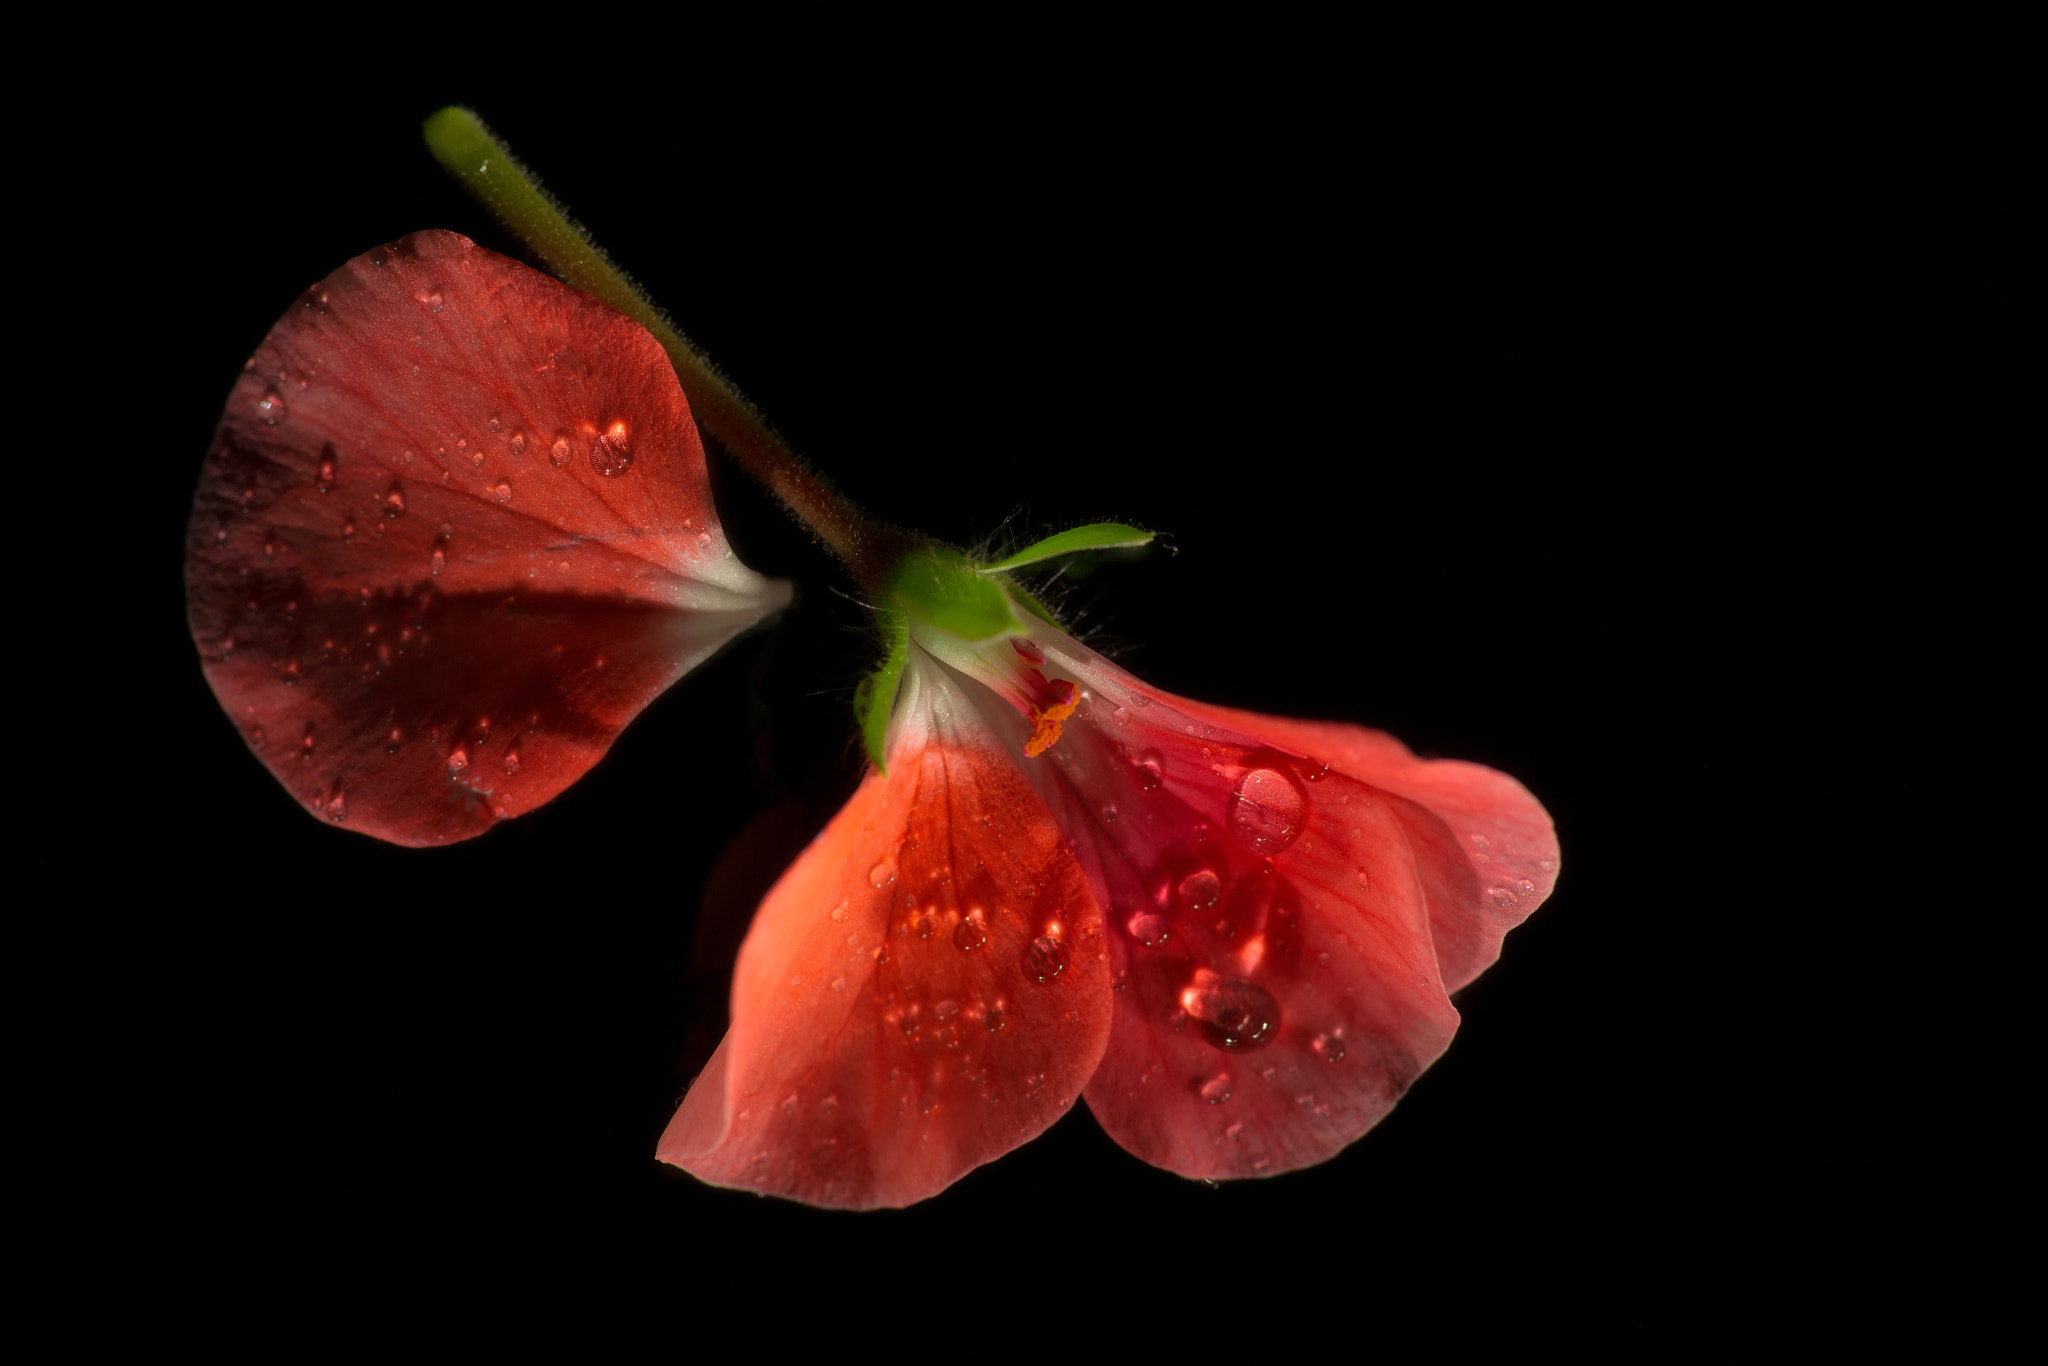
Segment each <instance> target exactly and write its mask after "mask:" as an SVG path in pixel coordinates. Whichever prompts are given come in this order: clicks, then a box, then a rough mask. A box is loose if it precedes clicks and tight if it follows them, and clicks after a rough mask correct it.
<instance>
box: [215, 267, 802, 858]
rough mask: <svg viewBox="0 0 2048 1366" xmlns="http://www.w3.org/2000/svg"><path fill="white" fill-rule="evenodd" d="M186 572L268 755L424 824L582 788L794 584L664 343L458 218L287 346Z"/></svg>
mask: <svg viewBox="0 0 2048 1366" xmlns="http://www.w3.org/2000/svg"><path fill="white" fill-rule="evenodd" d="M185 574H186V590H187V601H188V611H189V615H190V619H191V625H192V632H193V637H194V639H195V641H196V642H197V643H198V646H199V650H200V656H201V660H202V662H203V664H204V666H205V669H206V674H207V678H208V681H209V682H211V683H212V685H213V689H214V692H215V694H216V696H218V697H219V699H220V701H221V705H222V706H223V707H224V708H225V709H226V710H227V712H228V714H229V716H230V717H231V718H232V719H233V720H234V722H235V724H236V725H237V726H238V727H240V729H241V730H242V733H243V734H244V736H245V737H246V738H247V739H248V741H249V744H250V746H251V747H252V748H253V749H254V750H255V751H256V753H257V756H258V757H259V758H260V759H262V761H263V762H264V764H265V765H266V766H267V767H268V768H269V769H270V771H271V772H272V773H273V774H275V775H276V776H277V778H278V780H279V781H280V782H282V783H283V784H284V786H285V787H286V789H287V790H289V791H290V792H291V793H292V795H293V796H294V797H296V798H297V799H298V800H299V801H300V802H301V803H302V804H303V805H304V806H305V807H306V808H307V809H308V810H310V811H313V812H314V813H316V814H318V815H321V816H323V817H326V818H328V819H332V820H336V821H340V822H344V823H345V824H346V825H347V827H348V828H350V829H355V830H361V831H364V832H366V833H369V834H372V835H376V836H378V837H380V838H383V839H387V840H392V841H395V842H397V843H400V844H415V845H418V844H441V843H446V842H448V841H450V840H457V839H464V838H468V837H470V836H473V835H477V834H480V833H482V832H483V831H484V830H486V829H488V828H489V827H490V826H491V824H492V823H493V822H494V821H496V820H498V819H500V818H501V817H504V816H511V815H517V814H519V813H521V812H523V811H527V810H530V809H532V808H533V807H535V806H538V805H540V804H541V803H543V802H545V801H547V800H549V799H550V798H552V797H553V796H555V795H556V794H557V793H559V792H560V791H561V790H562V789H563V788H564V787H566V786H568V785H569V784H570V783H571V782H573V781H575V779H576V778H578V777H580V776H581V775H582V774H583V773H584V772H585V771H587V770H588V769H589V768H590V766H591V765H592V764H594V763H596V762H597V760H598V759H599V758H600V757H602V756H603V754H604V752H605V751H606V749H607V748H609V747H610V745H611V742H612V740H613V739H614V738H615V737H616V736H617V735H618V733H619V731H620V729H621V728H623V727H624V726H625V725H626V723H627V722H628V721H630V720H631V719H632V718H633V717H634V716H635V715H636V714H638V712H639V711H640V709H641V708H642V707H644V706H646V705H647V703H648V702H650V701H652V700H653V699H654V698H655V697H656V696H658V695H659V694H660V693H661V692H662V691H663V690H664V689H665V688H667V687H668V686H669V684H671V683H672V682H674V681H675V680H676V678H678V677H679V676H680V675H681V674H683V673H684V672H685V671H687V670H688V669H690V668H691V667H692V666H694V665H695V664H697V663H698V662H699V661H701V660H702V659H703V658H705V657H706V656H707V655H709V654H710V653H712V652H713V651H714V650H716V649H717V648H718V647H719V646H720V645H722V644H723V643H724V642H725V641H727V640H729V639H730V638H731V637H732V636H733V635H734V634H736V633H737V632H738V631H740V630H742V629H744V628H745V627H746V626H748V625H750V624H752V623H753V622H755V621H758V620H759V619H760V618H761V617H762V616H763V615H765V614H766V613H767V612H769V611H771V610H773V609H774V608H775V607H777V606H779V605H781V603H782V602H783V601H785V600H786V599H787V596H788V590H787V587H786V586H785V585H780V584H770V583H767V582H765V581H763V580H762V579H760V578H759V577H758V576H756V575H754V574H753V573H752V572H751V571H749V570H748V569H746V568H745V566H743V565H741V564H740V563H739V562H738V561H737V560H735V559H733V558H732V557H731V554H730V552H729V551H728V550H727V548H726V544H725V539H724V535H723V533H722V532H721V531H720V529H719V526H718V524H717V521H716V518H715V514H714V512H713V509H712V505H711V499H710V487H709V482H708V478H707V475H706V471H705V467H704V456H703V450H702V447H701V446H700V444H699V442H698V438H697V432H696V426H695V424H694V422H692V420H691V418H690V414H689V410H688V408H687V407H686V406H685V403H684V400H683V394H682V390H681V388H680V386H679V385H678V384H677V382H676V378H675V374H674V371H673V369H672V368H671V367H670V365H669V363H668V359H667V357H666V356H665V355H664V354H663V353H662V351H661V348H660V346H659V345H658V344H657V343H656V342H655V341H654V339H653V338H652V337H651V336H649V335H648V334H647V332H646V331H645V330H644V329H643V328H641V327H639V326H638V325H637V324H635V323H633V322H631V321H630V320H629V319H626V318H624V317H622V316H620V315H619V314H617V313H614V312H613V311H612V310H610V309H608V308H606V307H604V306H603V305H602V304H599V303H597V302H596V301H595V300H593V299H590V298H588V297H587V296H584V295H581V294H578V293H576V292H574V291H573V290H569V289H566V288H564V287H563V286H561V285H559V284H557V283H556V282H554V281H553V280H550V279H548V278H547V277H545V276H543V275H540V274H537V273H536V272H534V271H531V270H528V269H527V268H526V267H524V266H521V265H519V264H518V263H517V262H515V261H511V260H508V259H506V258H505V257H502V256H498V255H495V254H494V253H491V252H488V251H484V250H482V249H480V248H478V247H477V246H476V245H475V244H474V243H472V242H470V241H469V240H468V239H466V238H463V237H459V236H457V235H456V234H454V233H448V232H424V233H418V234H415V235H414V236H412V237H408V238H406V239H404V240H403V241H401V242H398V243H394V244H393V245H391V246H389V247H384V248H380V249H378V250H376V251H373V252H370V253H369V254H367V255H365V256H361V257H358V258H356V259H355V260H353V261H351V262H349V263H348V264H347V265H345V266H343V267H342V268H341V269H340V270H338V271H336V272H335V273H334V274H333V275H331V276H329V277H328V278H327V279H326V280H324V281H322V282H321V283H320V284H318V285H316V286H314V287H313V288H312V289H310V290H308V291H307V292H306V294H305V295H304V296H303V297H302V298H301V300H300V302H299V303H298V304H297V305H295V306H294V307H293V309H292V311H291V312H290V313H288V314H287V315H286V316H285V317H284V318H283V319H281V320H280V321H279V322H278V324H277V326H276V327H275V328H274V329H273V330H272V331H271V333H270V335H269V336H268V337H267V338H265V339H264V342H263V344H262V346H261V347H259V348H258V350H257V352H256V354H255V356H254V357H253V358H252V359H251V360H250V362H249V365H248V368H247V369H246V370H245V371H244V373H243V375H242V377H241V379H240V380H239V381H238V382H237V384H236V386H235V391H234V393H233V395H232V396H231V397H230V399H229V401H228V406H227V409H226V411H225V413H224V414H223V415H222V418H221V425H220V428H219V431H218V432H217V433H216V435H215V437H214V443H213V447H212V449H211V451H210V452H209V453H208V455H207V458H206V463H205V468H204V473H203V474H202V476H201V479H200V485H199V490H198V494H197V496H196V497H195V499H194V501H193V509H192V519H191V523H190V525H189V527H188V530H187V540H186V568H185Z"/></svg>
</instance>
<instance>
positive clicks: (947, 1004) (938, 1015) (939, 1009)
mask: <svg viewBox="0 0 2048 1366" xmlns="http://www.w3.org/2000/svg"><path fill="white" fill-rule="evenodd" d="M959 1013H960V1003H959V1002H958V1001H956V1000H954V999H952V998H951V997H950V996H949V997H947V998H946V999H945V1000H943V1001H941V1002H939V1003H938V1004H937V1005H935V1006H933V1007H932V1018H934V1019H938V1020H950V1019H952V1018H953V1017H954V1016H955V1015H958V1014H959Z"/></svg>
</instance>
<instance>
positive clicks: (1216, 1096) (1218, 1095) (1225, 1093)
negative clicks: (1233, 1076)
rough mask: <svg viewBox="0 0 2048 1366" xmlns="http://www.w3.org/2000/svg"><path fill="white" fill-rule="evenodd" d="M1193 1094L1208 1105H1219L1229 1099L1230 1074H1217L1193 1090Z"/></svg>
mask: <svg viewBox="0 0 2048 1366" xmlns="http://www.w3.org/2000/svg"><path fill="white" fill-rule="evenodd" d="M1195 1094H1196V1095H1198V1096H1200V1097H1201V1098H1202V1099H1203V1100H1204V1101H1206V1102H1207V1103H1209V1104H1210V1105H1221V1104H1222V1103H1223V1102H1224V1101H1226V1100H1229V1099H1230V1074H1229V1073H1228V1072H1218V1073H1217V1074H1216V1075H1215V1076H1213V1077H1211V1078H1209V1079H1208V1080H1207V1081H1205V1082H1203V1083H1202V1084H1201V1085H1200V1086H1197V1087H1196V1088H1195Z"/></svg>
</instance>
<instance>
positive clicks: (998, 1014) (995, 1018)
mask: <svg viewBox="0 0 2048 1366" xmlns="http://www.w3.org/2000/svg"><path fill="white" fill-rule="evenodd" d="M982 1023H983V1024H984V1025H986V1026H988V1032H989V1033H991V1034H1000V1033H1002V1032H1003V1026H1004V1025H1005V1024H1007V1023H1009V1021H1008V1020H1007V1019H1005V1018H1004V1016H1003V1012H1002V1011H1001V1010H1000V1009H999V1008H997V1007H995V1006H990V1007H989V1011H988V1014H987V1015H986V1016H985V1017H983V1019H982Z"/></svg>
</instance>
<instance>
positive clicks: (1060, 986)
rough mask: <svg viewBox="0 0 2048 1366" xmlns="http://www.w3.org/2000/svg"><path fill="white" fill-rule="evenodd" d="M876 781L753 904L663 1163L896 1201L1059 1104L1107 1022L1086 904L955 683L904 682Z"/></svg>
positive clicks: (1062, 847) (1026, 1130)
mask: <svg viewBox="0 0 2048 1366" xmlns="http://www.w3.org/2000/svg"><path fill="white" fill-rule="evenodd" d="M905 689H906V697H905V699H904V703H903V710H902V717H903V721H904V724H902V725H901V727H900V729H899V731H898V733H897V735H896V736H895V737H894V738H893V740H892V744H891V748H890V771H889V776H888V777H886V778H884V777H882V776H881V775H880V774H877V773H870V774H869V776H868V778H867V780H866V781H865V782H864V783H863V784H862V785H861V788H860V790H859V792H857V793H856V794H855V795H854V797H853V800H852V801H850V802H849V803H847V805H846V807H845V809H844V810H842V811H841V812H840V813H839V814H838V815H837V816H836V817H834V818H833V821H832V823H831V824H830V825H829V826H827V827H826V829H825V831H824V833H823V834H821V835H820V836H819V837H818V839H817V840H816V841H815V842H814V843H813V844H812V845H811V846H810V848H809V849H807V850H805V851H804V853H803V855H802V856H801V857H800V858H799V859H798V860H797V862H796V863H795V865H793V866H792V867H791V868H790V870H789V872H788V873H786V874H785V875H784V876H783V878H782V880H781V881H780V882H779V883H777V884H776V886H775V889H774V890H773V891H772V892H771V893H770V894H769V896H768V898H767V900H766V901H765V902H763V903H762V906H761V909H760V911H759V913H758V914H757V915H756V916H755V919H754V926H753V929H752V931H751V932H750V933H749V934H748V936H747V942H746V945H745V946H744V948H742V950H741V952H740V958H739V963H738V966H737V968H736V970H735V974H734V979H733V1023H732V1029H731V1031H730V1032H729V1033H728V1034H727V1036H726V1039H725V1042H724V1043H723V1044H721V1045H720V1048H719V1051H718V1054H717V1055H716V1056H715V1057H714V1058H713V1060H712V1063H711V1065H710V1066H709V1067H708V1068H707V1069H706V1070H705V1072H704V1074H703V1075H702V1076H700V1077H699V1078H698V1079H697V1082H696V1084H695V1085H694V1086H693V1087H692V1088H691V1090H690V1093H689V1095H688V1096H687V1097H686V1098H685V1099H684V1101H683V1105H682V1108H681V1109H680V1110H678V1111H677V1112H676V1116H675V1119H674V1120H673V1121H672V1122H671V1123H670V1125H669V1128H668V1131H667V1133H666V1134H664V1135H663V1137H662V1142H661V1147H660V1156H661V1158H662V1160H664V1161H667V1162H673V1163H675V1164H676V1165H678V1166H680V1167H683V1168H684V1169H686V1170H688V1171H690V1172H692V1173H693V1174H695V1175H696V1176H698V1177H699V1178H701V1179H703V1180H705V1181H708V1182H711V1183H712V1184H714V1185H720V1186H735V1187H740V1188H743V1189H747V1190H754V1191H761V1192H764V1193H767V1194H772V1195H781V1196H786V1197H788V1198H790V1199H794V1200H801V1201H804V1202H805V1203H808V1204H813V1205H825V1206H834V1207H845V1208H857V1209H869V1208H876V1207H885V1206H899V1205H907V1204H910V1203H912V1202H914V1201H917V1200H922V1199H924V1198H926V1197H928V1196H931V1195H934V1194H936V1193H938V1192H939V1191H941V1190H943V1189H944V1188H945V1187H946V1186H948V1185H950V1184H952V1183H953V1182H954V1181H956V1180H958V1179H959V1178H960V1177H961V1176H962V1175H964V1174H965V1173H967V1172H968V1171H970V1170H972V1169H973V1168H974V1167H977V1166H979V1165H980V1164H982V1163H984V1162H987V1161H989V1160H991V1159H993V1158H996V1157H999V1156H1001V1155H1002V1154H1003V1153H1005V1152H1008V1151H1009V1150H1010V1149H1011V1148H1014V1147H1016V1146H1017V1145H1018V1144H1020V1143H1023V1142H1025V1141H1026V1140H1028V1139H1030V1138H1032V1137H1034V1136H1035V1135H1037V1134H1038V1133H1040V1132H1041V1131H1043V1130H1044V1129H1045V1128H1046V1126H1048V1125H1049V1124H1051V1123H1052V1122H1053V1121H1054V1120H1055V1119H1057V1118H1059V1116H1060V1115H1062V1114H1064V1113H1065V1112H1066V1111H1067V1109H1068V1108H1070V1107H1071V1106H1072V1104H1073V1102H1074V1098H1075V1097H1076V1096H1077V1095H1078V1094H1079V1093H1080V1090H1081V1088H1082V1086H1083V1085H1084V1084H1086V1082H1087V1081H1088V1079H1089V1077H1090V1076H1091V1075H1093V1073H1094V1072H1095V1070H1096V1065H1097V1063H1098V1062H1099V1060H1100V1059H1101V1057H1102V1053H1103V1048H1104V1046H1105V1044H1106V1041H1107V1039H1108V1035H1109V1024H1110V1011H1111V1004H1110V998H1111V993H1110V985H1109V954H1108V952H1107V946H1106V943H1105V939H1104V935H1103V927H1102V924H1101V918H1100V915H1099V913H1098V911H1097V909H1096V903H1095V898H1094V897H1093V895H1091V894H1090V892H1089V888H1088V883H1087V880H1086V879H1085V878H1084V877H1083V876H1082V873H1081V870H1080V868H1079V866H1078V865H1077V864H1076V862H1075V860H1074V857H1073V855H1072V854H1071V853H1070V852H1069V850H1068V848H1067V846H1066V843H1065V841H1064V840H1063V838H1062V836H1061V834H1060V831H1059V830H1058V828H1057V827H1055V826H1054V824H1053V821H1052V818H1051V816H1050V815H1049V814H1048V813H1047V811H1046V809H1045V806H1044V803H1042V802H1041V801H1040V800H1039V798H1038V795H1037V793H1035V792H1034V791H1033V790H1032V788H1031V786H1030V785H1029V784H1028V783H1027V782H1025V780H1024V779H1023V777H1022V776H1021V775H1020V774H1019V773H1018V771H1017V769H1016V766H1015V763H1014V761H1013V760H1012V759H1011V757H1010V755H1009V754H1008V753H1006V752H1005V751H1004V749H1003V748H1002V747H1001V746H1000V745H999V744H998V743H996V741H995V740H994V739H993V737H992V736H991V735H989V733H988V732H987V730H986V729H985V723H984V721H983V719H982V718H981V716H980V715H979V714H978V713H977V712H975V711H974V710H973V708H972V706H971V705H970V704H969V703H968V702H967V701H966V699H965V698H964V697H963V695H962V693H961V689H960V686H959V685H958V684H957V683H955V682H952V681H949V680H948V679H946V678H945V677H943V676H942V675H941V672H940V670H938V669H937V668H936V667H935V666H931V665H929V664H928V663H924V664H919V663H917V662H915V661H914V662H913V666H912V669H911V670H910V672H909V674H907V675H906V679H905Z"/></svg>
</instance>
